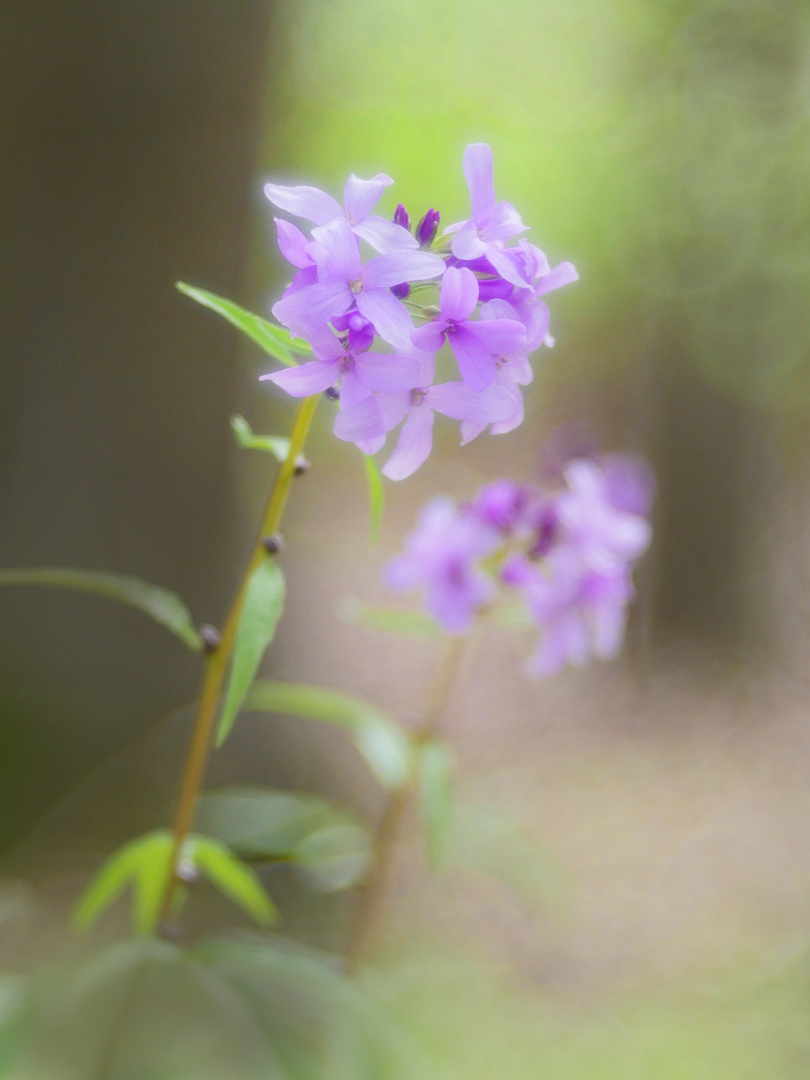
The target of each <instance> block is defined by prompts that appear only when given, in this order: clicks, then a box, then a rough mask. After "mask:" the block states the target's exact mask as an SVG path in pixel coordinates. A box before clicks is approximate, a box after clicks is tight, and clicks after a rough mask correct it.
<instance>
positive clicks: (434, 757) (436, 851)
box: [417, 740, 454, 870]
mask: <svg viewBox="0 0 810 1080" xmlns="http://www.w3.org/2000/svg"><path fill="white" fill-rule="evenodd" d="M453 765H454V762H453V753H452V751H451V750H450V747H449V746H447V745H446V744H445V743H441V742H436V741H435V740H431V741H430V742H427V743H425V745H424V746H423V747H422V748H421V750H420V752H419V762H418V766H417V768H418V788H419V806H420V809H421V811H422V816H423V818H424V822H425V828H426V830H427V848H428V856H429V859H430V865H431V866H432V867H433V869H434V870H438V869H439V867H440V866H442V865H443V863H444V862H445V860H446V858H447V846H448V841H449V838H450V832H451V826H452V823H453Z"/></svg>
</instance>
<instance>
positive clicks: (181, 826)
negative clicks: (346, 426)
mask: <svg viewBox="0 0 810 1080" xmlns="http://www.w3.org/2000/svg"><path fill="white" fill-rule="evenodd" d="M318 398H319V395H314V396H312V397H307V398H304V400H303V401H302V402H301V406H300V408H299V410H298V414H297V416H296V419H295V424H294V425H293V430H292V435H291V436H290V448H289V451H288V453H287V457H286V458H285V460H284V461H283V462H282V464H281V467H280V469H279V471H278V473H277V475H276V479H275V482H274V484H273V487H272V490H271V492H270V498H269V499H268V503H267V509H266V510H265V514H264V519H263V520H262V524H261V528H260V529H259V534H258V537H257V539H256V543H255V544H254V547H253V552H252V554H251V557H250V561H249V563H248V566H247V568H246V570H245V573H244V575H243V577H242V582H241V584H240V586H239V591H238V592H237V594H236V599H235V600H234V602H233V604H232V605H231V610H230V611H229V613H228V617H227V619H226V621H225V626H224V628H223V630H222V637H221V640H220V641H219V644H218V645H217V646H216V648H214V650H213V652H212V653H211V655H210V656H209V658H208V661H207V664H206V668H205V675H204V677H203V684H202V689H201V691H200V697H199V705H198V707H197V717H196V720H195V722H194V729H193V731H192V735H191V742H190V744H189V749H188V755H187V757H186V764H185V769H184V771H183V776H182V779H181V782H180V788H179V792H178V797H177V807H176V810H175V815H174V822H173V824H172V832H173V849H172V858H171V864H170V865H171V868H172V869H171V873H170V875H169V880H168V883H167V886H166V895H165V897H164V900H163V915H164V918H165V916H166V914H167V913H168V912H169V910H170V908H171V903H172V897H173V895H174V892H175V889H176V887H177V885H178V883H179V877H178V873H177V868H178V859H179V855H180V849H181V847H182V844H183V841H184V840H185V838H186V837H187V836H188V834H189V832H190V831H191V828H192V826H193V824H194V818H195V815H196V811H197V803H198V801H199V797H200V791H201V789H202V785H203V781H204V779H205V772H206V767H207V764H208V756H209V754H210V750H211V740H212V735H213V730H214V724H215V721H216V717H217V708H218V705H219V699H220V694H221V691H222V684H223V682H224V680H225V674H226V672H227V670H228V662H229V661H230V658H231V653H232V652H233V647H234V642H235V641H236V632H237V629H238V627H239V618H240V615H241V613H242V607H243V604H244V600H245V595H246V592H247V585H248V582H249V580H250V578H251V575H252V574H253V572H254V570H255V569H256V567H257V566H258V565H259V564H260V563H261V562H262V560H263V559H266V558H268V551H267V548H266V546H265V544H264V540H265V538H266V537H268V536H275V535H276V534H277V533H278V530H279V527H280V525H281V521H282V518H283V517H284V510H285V507H286V505H287V498H288V496H289V493H290V487H291V485H292V481H293V478H294V477H295V475H296V472H297V469H298V459H299V457H300V455H301V454H302V452H303V449H304V445H305V443H306V440H307V435H308V434H309V429H310V425H311V424H312V418H313V416H314V414H315V409H316V407H317V404H318Z"/></svg>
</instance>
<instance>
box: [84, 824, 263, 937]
mask: <svg viewBox="0 0 810 1080" xmlns="http://www.w3.org/2000/svg"><path fill="white" fill-rule="evenodd" d="M173 850H174V837H173V835H172V833H171V831H170V830H169V829H155V830H154V832H150V833H147V834H146V835H145V836H141V837H138V839H137V840H132V841H130V843H128V844H125V845H124V846H123V847H121V848H119V849H118V851H116V852H115V853H114V854H113V855H111V856H110V858H109V859H108V860H107V861H106V862H105V863H104V865H103V866H102V868H101V870H100V871H99V872H98V874H96V876H95V877H94V878H93V880H92V881H91V882H90V884H89V885H88V887H87V888H86V889H85V891H84V893H83V894H82V896H81V897H80V899H79V902H78V903H77V905H76V908H75V909H74V912H73V924H74V926H75V927H76V929H78V930H88V929H89V928H90V927H91V926H92V925H93V924H94V923H95V922H96V920H97V919H98V918H99V916H100V915H102V914H103V912H105V911H106V910H107V908H109V907H110V906H111V905H112V904H113V903H114V902H115V901H116V900H117V899H118V897H119V896H120V895H121V894H122V893H123V892H124V890H125V889H126V888H127V887H128V886H131V887H132V890H133V894H134V897H133V904H132V925H133V930H135V931H136V932H139V933H142V934H150V933H152V932H153V931H154V929H155V927H156V926H157V924H158V920H159V919H160V915H161V908H162V905H163V898H164V896H165V895H166V888H167V886H168V881H169V874H170V873H171V870H172V866H171V862H172V852H173ZM178 866H179V867H181V868H182V870H183V872H184V875H185V874H189V875H191V874H196V873H197V872H199V873H200V874H202V875H203V876H204V877H206V878H208V880H209V881H210V882H211V884H212V885H214V886H215V887H216V888H217V889H219V891H220V892H221V893H223V894H224V895H225V896H227V897H229V898H230V899H231V900H233V901H234V903H235V904H237V906H239V907H241V908H242V909H243V910H244V911H246V912H247V913H248V914H249V915H251V916H252V917H253V918H254V919H255V920H256V922H257V923H258V924H259V925H260V926H268V925H270V924H272V923H274V922H275V921H276V919H277V917H278V913H277V911H276V907H275V905H274V904H273V901H272V900H271V899H270V897H269V896H268V895H267V893H266V892H265V890H264V886H263V885H262V883H261V880H260V879H259V876H258V875H257V874H256V872H255V871H254V870H252V869H251V868H250V867H249V866H246V865H245V864H244V863H242V862H240V860H239V859H237V858H236V857H235V856H234V855H233V854H232V853H231V852H230V851H229V850H228V848H227V847H226V846H225V845H224V844H222V843H220V841H219V840H215V839H212V838H211V837H208V836H200V835H198V834H196V833H191V834H190V835H189V836H187V837H186V839H185V840H184V841H183V844H182V846H181V848H180V853H179V859H178Z"/></svg>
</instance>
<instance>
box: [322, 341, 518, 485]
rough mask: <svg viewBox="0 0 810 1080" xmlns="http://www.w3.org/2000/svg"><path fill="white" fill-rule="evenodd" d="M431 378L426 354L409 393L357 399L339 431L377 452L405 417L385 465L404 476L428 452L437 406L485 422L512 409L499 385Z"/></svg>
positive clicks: (397, 475)
mask: <svg viewBox="0 0 810 1080" xmlns="http://www.w3.org/2000/svg"><path fill="white" fill-rule="evenodd" d="M431 379H432V358H431V357H427V358H426V359H424V360H423V361H422V371H421V372H420V378H419V381H418V384H417V385H416V386H414V387H413V388H412V389H410V390H409V391H407V392H406V393H396V392H392V393H378V394H374V395H373V397H368V398H364V399H362V400H360V401H356V402H353V403H352V407H350V408H349V407H347V408H345V409H342V410H341V414H340V416H339V417H338V420H337V421H336V422H335V434H336V435H337V436H338V438H340V439H344V440H346V441H347V442H355V443H357V444H358V446H360V447H361V449H364V450H365V452H366V453H376V452H377V451H378V450H379V449H381V447H382V446H383V444H384V442H385V436H386V434H387V433H388V432H389V431H392V430H393V429H394V428H395V427H396V426H397V424H400V423H402V421H403V420H405V423H404V424H403V425H402V431H401V432H400V435H399V441H398V442H397V446H396V449H395V450H394V452H393V454H392V455H391V457H390V458H389V459H388V461H387V463H386V464H385V466H384V468H383V470H382V471H383V473H384V474H385V475H386V476H387V477H389V479H391V480H404V479H405V478H406V477H407V476H410V475H411V473H413V472H415V471H416V469H418V468H419V466H420V465H421V464H422V462H423V461H425V459H426V458H427V456H428V455H429V454H430V450H431V447H432V445H433V414H434V411H435V412H439V413H442V414H443V415H445V416H449V417H450V418H451V419H453V420H464V419H465V418H467V417H473V418H475V419H478V420H479V421H481V422H482V423H483V424H484V426H486V424H487V423H489V422H491V421H492V420H493V419H497V418H498V417H500V416H503V415H505V414H506V412H507V411H508V409H509V408H510V405H511V403H510V400H509V398H508V396H507V395H505V394H504V392H503V391H502V390H500V389H499V388H498V387H495V386H493V387H490V388H489V389H488V390H485V391H484V392H483V393H481V394H474V393H473V392H472V391H471V390H470V388H469V387H468V386H467V385H466V384H465V383H459V382H455V383H453V382H451V383H442V384H440V385H439V386H431V385H429V384H430V381H431ZM367 448H368V449H367Z"/></svg>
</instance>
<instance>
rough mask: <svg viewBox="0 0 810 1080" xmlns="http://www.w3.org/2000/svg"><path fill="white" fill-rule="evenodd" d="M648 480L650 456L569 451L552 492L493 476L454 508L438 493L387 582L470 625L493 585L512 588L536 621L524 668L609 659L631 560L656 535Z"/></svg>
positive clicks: (459, 625)
mask: <svg viewBox="0 0 810 1080" xmlns="http://www.w3.org/2000/svg"><path fill="white" fill-rule="evenodd" d="M654 487H655V485H654V480H653V477H652V473H651V471H650V469H649V467H648V466H646V465H645V464H644V463H643V462H642V461H639V460H637V459H634V458H629V457H623V456H620V455H616V456H610V457H604V458H599V459H587V458H578V459H575V460H572V461H569V462H568V464H567V465H566V466H565V468H564V469H563V486H562V487H560V488H558V489H555V490H553V491H542V490H538V489H536V488H532V487H529V486H527V485H521V484H516V483H514V482H513V481H511V480H499V481H497V482H496V483H494V484H490V485H488V486H487V487H485V488H483V489H482V490H481V491H480V492H479V493H478V495H477V496H476V498H475V499H474V501H473V502H471V503H468V504H467V505H465V506H462V507H458V506H457V505H456V504H455V503H454V502H453V501H452V500H451V499H447V498H438V499H434V500H432V501H431V502H429V503H428V504H427V506H425V508H424V509H423V511H422V514H421V516H420V518H419V523H418V527H417V529H416V531H415V532H413V533H412V534H411V535H410V536H409V537H408V539H407V544H406V549H405V552H404V554H402V555H400V556H399V557H398V558H396V559H394V560H393V561H392V562H390V563H389V564H388V566H387V567H386V574H385V576H386V582H387V584H388V585H389V586H390V587H391V588H393V589H399V590H409V589H415V588H422V589H424V591H425V604H426V607H427V610H428V611H429V612H430V614H431V615H432V616H433V618H435V619H436V621H437V622H438V623H439V624H440V625H441V626H442V627H443V628H444V629H445V630H446V631H448V632H449V633H451V634H464V633H467V632H468V631H469V630H470V629H471V627H472V625H473V622H474V620H475V618H476V615H477V614H478V613H479V612H480V610H481V609H482V608H483V607H484V606H485V605H487V604H490V603H491V602H492V601H494V600H495V599H496V597H497V595H498V593H499V586H506V587H509V588H511V589H516V590H518V592H519V593H520V594H521V595H522V598H523V600H524V602H525V605H526V607H527V608H528V611H529V613H530V615H531V617H532V620H533V621H534V623H535V624H536V625H537V626H538V627H539V629H540V631H541V634H540V639H539V642H538V646H537V649H536V651H535V653H534V655H533V656H532V658H531V660H530V661H529V665H528V670H529V671H530V672H531V673H532V674H535V675H550V674H552V673H553V672H555V671H558V670H559V669H561V668H563V667H565V666H566V665H568V664H573V665H575V666H581V665H583V664H585V663H586V662H587V661H588V659H589V658H591V657H596V658H600V659H611V658H613V657H615V656H617V655H618V653H619V652H620V650H621V647H622V642H623V640H624V628H625V622H626V618H627V607H628V604H629V602H630V600H631V599H632V598H633V595H634V590H633V584H632V580H631V575H632V569H633V565H634V563H635V561H636V560H637V559H638V558H639V556H640V555H642V554H643V553H644V551H646V549H647V548H648V546H649V544H650V541H651V539H652V529H651V526H650V523H649V520H648V515H649V512H650V508H651V506H652V500H653V495H654Z"/></svg>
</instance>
